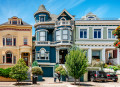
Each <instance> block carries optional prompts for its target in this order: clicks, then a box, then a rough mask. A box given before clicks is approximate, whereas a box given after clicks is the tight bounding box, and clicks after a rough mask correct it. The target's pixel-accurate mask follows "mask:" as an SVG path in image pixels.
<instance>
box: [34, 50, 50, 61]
mask: <svg viewBox="0 0 120 87" xmlns="http://www.w3.org/2000/svg"><path fill="white" fill-rule="evenodd" d="M36 59H37V60H49V52H46V50H45V49H44V48H41V50H40V51H37V52H36Z"/></svg>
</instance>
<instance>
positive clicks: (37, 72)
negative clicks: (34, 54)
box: [32, 66, 43, 84]
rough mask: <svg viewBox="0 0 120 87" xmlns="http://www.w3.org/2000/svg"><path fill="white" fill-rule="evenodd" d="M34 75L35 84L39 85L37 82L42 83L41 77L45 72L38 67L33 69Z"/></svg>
mask: <svg viewBox="0 0 120 87" xmlns="http://www.w3.org/2000/svg"><path fill="white" fill-rule="evenodd" d="M32 74H33V84H37V80H38V81H42V76H41V75H43V71H42V69H41V68H40V67H38V66H35V67H32Z"/></svg>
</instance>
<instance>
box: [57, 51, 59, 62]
mask: <svg viewBox="0 0 120 87" xmlns="http://www.w3.org/2000/svg"><path fill="white" fill-rule="evenodd" d="M56 63H59V50H56Z"/></svg>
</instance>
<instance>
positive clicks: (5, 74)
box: [0, 68, 11, 78]
mask: <svg viewBox="0 0 120 87" xmlns="http://www.w3.org/2000/svg"><path fill="white" fill-rule="evenodd" d="M10 72H11V68H6V69H2V68H0V76H3V77H6V78H8V77H10V76H9V73H10Z"/></svg>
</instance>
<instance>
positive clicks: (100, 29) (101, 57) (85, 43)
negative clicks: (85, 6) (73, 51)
mask: <svg viewBox="0 0 120 87" xmlns="http://www.w3.org/2000/svg"><path fill="white" fill-rule="evenodd" d="M119 25H120V20H117V19H100V18H98V17H97V16H96V15H94V14H93V13H88V14H87V15H86V16H83V17H82V18H81V19H79V20H76V21H75V28H76V29H75V32H74V33H75V37H74V41H75V44H76V45H78V46H79V47H80V48H81V49H84V50H86V51H87V54H86V55H88V56H87V57H88V61H89V63H92V60H94V59H95V60H97V61H103V62H104V63H109V64H120V54H119V49H116V48H115V47H114V46H113V43H114V42H115V40H116V37H115V36H114V35H112V31H113V30H115V29H116V28H117V27H118V26H119Z"/></svg>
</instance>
